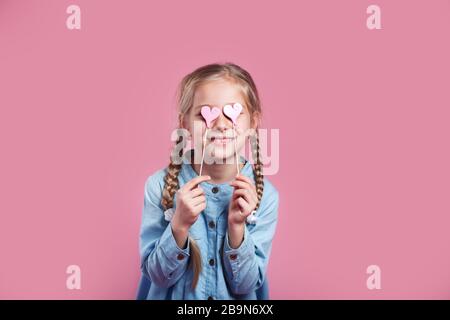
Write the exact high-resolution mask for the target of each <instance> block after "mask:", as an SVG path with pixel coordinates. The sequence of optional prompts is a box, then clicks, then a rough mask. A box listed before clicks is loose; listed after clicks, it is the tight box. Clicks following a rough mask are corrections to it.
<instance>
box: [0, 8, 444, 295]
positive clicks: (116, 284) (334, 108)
mask: <svg viewBox="0 0 450 320" xmlns="http://www.w3.org/2000/svg"><path fill="white" fill-rule="evenodd" d="M70 4H77V5H79V6H80V7H81V19H82V29H81V30H79V31H77V30H75V31H70V30H68V29H67V28H66V25H65V21H66V18H67V16H68V15H67V14H66V8H67V6H68V5H70ZM370 4H377V5H379V6H380V7H381V10H382V15H381V18H382V30H373V31H371V30H368V29H367V27H366V18H367V16H368V15H367V14H366V8H367V7H368V6H369V5H370ZM449 36H450V1H444V0H434V1H425V0H423V1H409V0H408V1H407V0H403V1H400V0H398V1H381V0H375V1H361V0H353V1H331V0H330V1H317V0H314V1H313V0H310V1H297V0H296V1H256V0H252V1H250V0H247V1H237V0H232V1H225V2H224V1H222V2H219V1H210V0H208V1H205V0H191V1H106V0H104V1H100V0H96V1H88V0H76V1H75V0H74V1H62V0H59V1H56V0H53V1H50V0H45V1H44V0H42V1H41V0H34V1H18V0H0V107H1V109H0V112H1V114H0V139H1V142H0V148H1V160H0V161H1V166H0V170H1V173H0V177H1V179H0V192H1V201H0V214H1V217H0V218H1V220H0V253H1V255H0V260H1V261H0V298H20V299H22V298H38V299H47V298H56V299H78V298H81V299H91V298H106V299H134V297H135V293H136V288H137V282H138V277H139V256H138V233H139V225H140V219H141V209H142V204H143V191H144V189H143V188H144V182H145V180H146V178H147V177H148V175H150V174H151V173H153V172H154V171H155V170H157V169H159V168H162V167H163V166H165V165H166V164H167V161H168V158H169V151H170V146H171V142H170V139H169V135H170V133H171V130H172V129H173V128H174V126H175V111H174V93H175V88H176V86H177V84H178V82H179V81H180V80H181V77H182V76H183V75H185V74H186V73H188V72H190V71H192V70H193V69H194V68H196V67H198V66H200V65H203V64H206V63H210V62H216V61H232V62H235V63H237V64H240V65H242V66H243V67H244V68H246V69H248V70H249V71H250V73H251V74H252V75H253V77H254V78H255V80H256V82H257V85H258V87H259V90H260V92H261V96H262V99H263V108H264V109H263V111H264V117H265V118H264V122H263V127H264V128H279V129H280V139H281V144H280V170H279V172H278V174H277V175H274V176H271V177H269V178H270V179H271V181H272V182H273V183H274V185H275V186H276V187H277V188H278V190H279V192H280V196H281V203H280V211H279V224H278V230H277V234H276V238H275V241H274V244H273V250H272V256H271V261H270V265H269V279H270V288H271V298H274V299H279V298H287V299H304V298H323V299H331V298H344V299H347V298H358V299H379V298H387V299H391V298H413V299H416V298H426V299H429V298H440V299H448V298H450V255H449V253H450V250H449V249H450V232H449V224H450V218H449V209H450V202H449V191H450V184H449V181H450V167H449V163H450V152H449V136H450V126H449V125H448V120H449V116H450V112H449V107H450V94H449V83H450V60H449V57H450V45H449V43H450V42H449V39H450V38H449ZM71 264H76V265H79V266H80V267H81V270H82V289H81V290H79V291H77V290H67V289H66V278H67V275H66V267H67V266H68V265H71ZM371 264H376V265H379V266H380V268H381V286H382V289H381V290H368V289H367V287H366V279H367V277H368V275H367V274H366V268H367V266H369V265H371Z"/></svg>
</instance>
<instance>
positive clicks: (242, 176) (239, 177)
mask: <svg viewBox="0 0 450 320" xmlns="http://www.w3.org/2000/svg"><path fill="white" fill-rule="evenodd" d="M236 179H237V180H241V181H245V182H247V183H249V184H251V185H255V182H254V181H253V180H252V179H250V178H249V177H247V176H244V175H243V174H239V175H237V176H236Z"/></svg>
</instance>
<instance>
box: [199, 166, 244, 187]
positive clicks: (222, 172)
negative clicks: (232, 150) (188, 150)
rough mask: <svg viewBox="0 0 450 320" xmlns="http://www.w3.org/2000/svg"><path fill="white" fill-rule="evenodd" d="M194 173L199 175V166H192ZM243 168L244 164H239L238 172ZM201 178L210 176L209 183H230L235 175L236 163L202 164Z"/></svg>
mask: <svg viewBox="0 0 450 320" xmlns="http://www.w3.org/2000/svg"><path fill="white" fill-rule="evenodd" d="M192 167H193V168H194V170H195V172H196V173H197V174H199V172H200V164H195V163H193V164H192ZM243 167H244V164H242V163H240V164H239V171H240V170H241V169H242V168H243ZM202 175H203V176H210V177H211V180H210V182H211V183H224V182H227V181H232V180H234V178H235V177H236V175H237V169H236V163H223V164H206V163H203V168H202Z"/></svg>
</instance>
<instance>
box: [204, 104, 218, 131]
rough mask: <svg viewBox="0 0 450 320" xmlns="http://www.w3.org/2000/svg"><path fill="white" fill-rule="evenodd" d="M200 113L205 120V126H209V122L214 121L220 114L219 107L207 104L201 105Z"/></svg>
mask: <svg viewBox="0 0 450 320" xmlns="http://www.w3.org/2000/svg"><path fill="white" fill-rule="evenodd" d="M200 113H201V114H202V117H203V119H205V121H206V126H207V127H208V128H211V122H213V121H214V119H216V118H217V117H218V116H219V115H220V109H219V108H216V107H214V108H210V107H208V106H203V107H202V109H201V111H200Z"/></svg>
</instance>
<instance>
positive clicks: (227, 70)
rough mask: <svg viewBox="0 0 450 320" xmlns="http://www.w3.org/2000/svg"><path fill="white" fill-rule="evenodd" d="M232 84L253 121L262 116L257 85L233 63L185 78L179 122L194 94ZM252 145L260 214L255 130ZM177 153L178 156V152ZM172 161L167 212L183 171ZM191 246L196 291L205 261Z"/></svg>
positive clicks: (166, 188)
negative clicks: (238, 89) (218, 83)
mask: <svg viewBox="0 0 450 320" xmlns="http://www.w3.org/2000/svg"><path fill="white" fill-rule="evenodd" d="M219 79H224V80H229V81H231V82H233V83H236V84H237V85H239V86H240V87H241V89H242V95H243V97H244V101H245V104H246V105H247V108H248V110H249V112H250V116H251V119H253V117H252V115H253V114H254V113H255V112H258V114H261V103H260V99H259V96H258V91H257V89H256V86H255V83H254V81H253V79H252V77H251V76H250V74H249V73H248V72H247V71H246V70H244V69H243V68H241V67H240V66H238V65H236V64H233V63H224V64H219V63H214V64H208V65H205V66H202V67H200V68H198V69H196V70H194V71H193V72H192V73H190V74H188V75H186V76H185V77H184V78H183V79H182V81H181V83H180V85H179V88H178V99H177V100H178V109H179V122H180V124H181V123H182V121H183V118H184V115H185V114H186V113H188V112H189V110H190V108H191V107H192V105H193V100H194V94H195V90H196V89H197V88H198V87H199V86H201V85H202V84H203V83H205V82H208V81H212V80H219ZM184 140H185V139H184V138H183V137H182V136H180V137H179V138H178V140H177V144H178V143H182V142H185V141H184ZM185 145H186V144H184V145H183V148H181V149H180V150H178V152H179V155H178V156H180V157H182V156H183V152H184V151H183V150H184V146H185ZM250 145H251V149H252V157H253V162H254V164H253V173H254V177H255V187H256V192H257V195H258V204H257V205H256V209H255V210H257V209H258V208H259V205H260V202H261V198H262V195H263V190H264V176H263V165H262V162H261V159H260V152H259V137H258V131H257V130H256V132H255V134H254V135H251V136H250ZM174 151H175V152H176V150H175V148H174ZM172 159H173V157H172V156H171V158H170V163H169V165H168V168H167V173H166V176H165V177H164V189H163V193H162V199H161V204H162V206H163V207H164V209H165V210H167V209H169V208H172V207H173V198H174V195H175V193H176V191H177V190H178V189H179V187H180V186H179V182H178V174H179V173H180V170H181V164H180V163H175V162H174V161H173V160H172ZM189 246H190V249H191V250H190V251H191V252H190V262H189V264H190V267H192V269H193V272H194V277H193V282H192V287H193V288H195V287H196V286H197V283H198V279H199V276H200V273H201V270H202V260H201V253H200V248H199V247H198V245H197V244H196V242H195V241H194V239H192V238H191V237H189Z"/></svg>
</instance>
